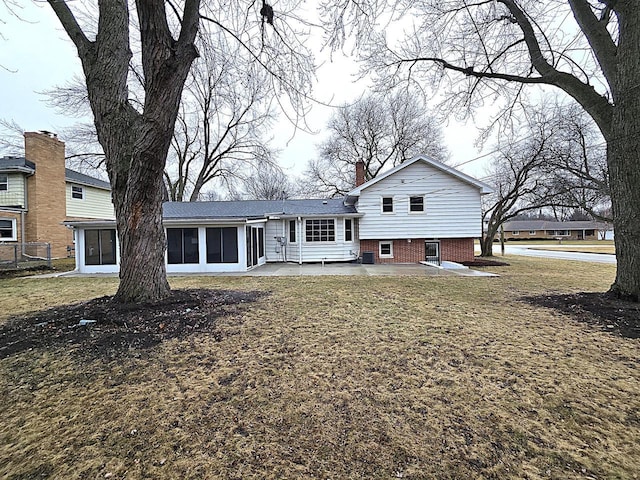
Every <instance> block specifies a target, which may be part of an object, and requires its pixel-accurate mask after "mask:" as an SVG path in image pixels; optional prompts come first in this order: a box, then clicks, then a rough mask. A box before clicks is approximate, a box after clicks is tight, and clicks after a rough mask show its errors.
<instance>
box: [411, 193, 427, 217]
mask: <svg viewBox="0 0 640 480" xmlns="http://www.w3.org/2000/svg"><path fill="white" fill-rule="evenodd" d="M409 212H411V213H418V212H424V197H423V196H421V195H420V196H415V197H409Z"/></svg>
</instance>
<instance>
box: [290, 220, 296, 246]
mask: <svg viewBox="0 0 640 480" xmlns="http://www.w3.org/2000/svg"><path fill="white" fill-rule="evenodd" d="M289 243H296V221H295V220H289Z"/></svg>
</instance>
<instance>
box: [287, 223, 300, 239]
mask: <svg viewBox="0 0 640 480" xmlns="http://www.w3.org/2000/svg"><path fill="white" fill-rule="evenodd" d="M292 222H293V230H292V229H291V223H292ZM291 232H293V238H294V239H295V240H294V241H293V242H292V241H291ZM298 233H299V232H298V221H297V220H296V219H295V218H290V219H288V220H287V243H288V244H289V245H297V244H298Z"/></svg>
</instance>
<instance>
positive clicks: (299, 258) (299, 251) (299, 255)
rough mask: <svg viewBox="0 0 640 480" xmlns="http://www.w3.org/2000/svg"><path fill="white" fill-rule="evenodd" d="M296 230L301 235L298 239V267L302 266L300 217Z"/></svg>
mask: <svg viewBox="0 0 640 480" xmlns="http://www.w3.org/2000/svg"><path fill="white" fill-rule="evenodd" d="M298 225H300V228H298ZM296 230H299V232H297V233H300V235H299V236H298V237H297V238H298V265H302V218H301V217H298V221H297V222H296Z"/></svg>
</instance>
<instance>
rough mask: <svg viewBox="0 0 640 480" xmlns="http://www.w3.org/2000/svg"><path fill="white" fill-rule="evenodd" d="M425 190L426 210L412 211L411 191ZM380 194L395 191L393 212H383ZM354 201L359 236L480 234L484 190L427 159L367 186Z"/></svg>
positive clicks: (378, 237) (381, 237)
mask: <svg viewBox="0 0 640 480" xmlns="http://www.w3.org/2000/svg"><path fill="white" fill-rule="evenodd" d="M422 195H424V212H411V213H409V197H412V196H422ZM382 197H393V213H382ZM356 207H357V209H358V213H362V214H364V217H363V218H361V219H360V239H394V238H468V237H479V236H480V225H481V224H480V221H481V212H480V190H479V189H478V188H477V187H474V186H472V185H470V184H468V183H466V182H464V181H462V180H460V179H458V178H456V177H453V176H452V175H450V174H448V173H446V172H443V171H441V170H439V169H437V168H435V167H432V166H431V165H427V164H425V163H423V162H416V163H414V164H412V165H409V166H407V167H406V168H404V169H401V170H399V171H398V172H396V173H395V174H393V175H391V176H389V177H387V178H385V179H383V180H380V181H379V182H377V183H375V184H374V185H371V186H370V187H368V188H365V189H363V190H362V192H361V193H360V198H359V199H358V203H357V205H356Z"/></svg>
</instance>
